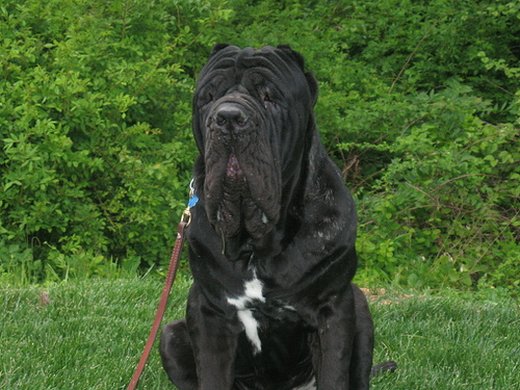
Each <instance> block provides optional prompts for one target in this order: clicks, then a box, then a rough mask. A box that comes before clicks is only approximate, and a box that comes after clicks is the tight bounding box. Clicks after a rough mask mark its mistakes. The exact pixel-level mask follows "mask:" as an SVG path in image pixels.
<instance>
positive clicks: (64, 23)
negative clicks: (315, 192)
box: [0, 0, 520, 289]
mask: <svg viewBox="0 0 520 390" xmlns="http://www.w3.org/2000/svg"><path fill="white" fill-rule="evenodd" d="M519 21H520V3H519V2H518V1H516V0H512V1H511V0H509V1H507V0H501V1H495V2H473V1H469V0H464V1H459V2H445V1H441V0H435V1H431V2H411V1H397V0H383V1H363V2H358V1H355V0H352V1H347V2H316V1H311V0H291V1H282V2H280V1H274V0H266V1H262V2H257V1H253V0H236V1H229V2H225V1H218V2H217V1H214V0H180V1H176V2H167V1H162V0H158V1H155V2H152V3H150V2H144V1H142V0H116V1H112V2H109V3H106V2H101V1H98V0H95V1H86V0H68V1H58V0H50V1H42V0H28V1H25V2H23V3H19V2H15V1H12V0H7V1H4V2H3V3H2V5H1V6H0V72H1V77H0V132H1V137H0V172H1V178H0V186H1V188H2V192H1V193H0V210H1V216H0V275H3V276H2V277H1V278H2V279H5V280H10V281H14V282H20V283H25V282H27V281H35V280H43V279H47V280H49V279H50V280H53V279H61V278H67V277H83V276H90V275H96V274H106V273H107V272H108V273H110V272H113V269H114V267H115V266H117V268H118V269H124V270H127V271H128V272H133V270H136V269H137V268H141V269H148V268H150V267H152V266H154V265H156V264H160V263H161V262H162V261H164V260H165V259H166V258H167V252H168V245H169V242H170V241H171V239H170V237H171V226H172V225H174V221H176V219H177V218H176V217H177V216H178V214H179V212H180V210H181V208H182V203H184V199H185V197H186V194H185V193H186V189H185V187H186V185H187V182H188V180H189V176H190V167H191V164H192V160H193V156H194V146H193V142H192V140H191V136H190V127H191V125H190V121H191V107H190V106H191V103H190V101H191V93H192V88H193V85H194V80H195V78H196V74H197V72H198V69H200V67H201V65H202V64H203V62H204V59H205V57H206V56H207V53H208V52H209V50H210V48H211V46H212V45H213V44H214V43H217V42H231V43H235V44H238V45H242V46H260V45H264V44H278V43H290V44H291V45H292V46H293V47H294V48H295V49H297V50H299V51H301V52H302V53H303V54H304V56H305V58H306V59H307V64H308V66H309V68H310V69H312V70H314V71H315V73H316V76H317V79H318V80H319V82H320V88H321V92H320V98H319V101H318V105H317V115H318V125H319V127H320V129H321V133H322V138H323V141H324V143H325V144H326V146H327V148H328V149H329V151H330V153H331V154H332V155H333V156H334V158H335V159H336V162H337V163H338V165H339V166H340V167H341V169H342V172H343V174H344V177H345V179H346V181H347V183H348V185H349V186H350V187H351V188H352V189H353V190H354V192H355V195H356V197H357V199H358V208H359V219H360V232H359V241H358V249H359V252H360V255H361V261H362V264H361V265H362V267H361V269H360V273H359V277H360V278H361V279H362V280H363V281H365V282H367V283H377V282H378V281H381V280H386V281H393V282H395V283H398V284H405V285H412V286H445V285H452V286H459V287H469V286H477V285H479V284H485V285H491V286H499V285H500V286H509V287H510V288H511V289H514V288H517V287H519V286H518V283H519V282H518V281H519V280H520V264H519V263H520V250H519V247H518V238H519V225H520V222H519V215H518V213H519V210H520V206H519V195H520V194H519V188H520V180H519V179H520V171H519V168H518V166H519V164H518V162H519V160H520V152H519V148H518V134H519V132H518V129H519V127H520V70H519V68H518V63H519V59H520V38H519V37H520V23H519ZM0 280H1V279H0Z"/></svg>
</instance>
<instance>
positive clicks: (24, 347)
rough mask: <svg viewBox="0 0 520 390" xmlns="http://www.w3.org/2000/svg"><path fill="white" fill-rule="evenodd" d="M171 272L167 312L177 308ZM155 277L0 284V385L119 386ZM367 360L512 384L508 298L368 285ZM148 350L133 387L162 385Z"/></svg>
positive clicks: (424, 382) (415, 385) (406, 379)
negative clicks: (371, 337) (372, 332)
mask: <svg viewBox="0 0 520 390" xmlns="http://www.w3.org/2000/svg"><path fill="white" fill-rule="evenodd" d="M188 284H189V281H188V280H186V279H183V278H180V279H179V280H178V281H177V282H176V284H175V286H174V292H173V295H172V297H171V300H170V310H169V311H168V312H167V314H166V317H167V319H168V320H171V319H173V318H177V317H181V316H182V315H183V311H184V308H183V306H184V300H185V295H186V290H187V286H188ZM161 290H162V283H161V281H158V280H156V279H146V280H137V279H134V280H115V281H108V280H90V281H84V282H74V283H62V284H57V285H52V286H49V287H46V288H44V287H27V288H6V287H4V288H0V351H1V354H0V388H1V389H31V390H37V389H45V390H48V389H66V390H69V389H82V390H83V389H124V388H125V387H126V385H127V383H128V380H129V378H130V377H131V375H132V372H133V369H134V365H135V364H136V362H137V361H138V359H139V355H140V353H141V351H142V348H143V344H144V341H145V339H146V337H147V335H148V330H149V326H150V324H151V322H152V320H153V315H154V312H155V308H156V303H157V301H158V298H159V295H160V292H161ZM371 301H372V303H371V308H372V312H373V314H374V319H375V323H376V332H377V335H376V337H377V340H376V352H375V355H376V357H375V360H376V361H382V360H386V359H393V360H396V361H397V362H398V365H399V368H398V370H397V371H396V372H395V373H393V374H387V375H383V376H380V377H377V378H376V379H375V380H374V381H373V385H372V388H373V389H376V390H378V389H392V390H396V389H403V390H414V389H450V390H454V389H455V390H456V389H475V390H477V389H478V390H486V389H504V390H512V389H520V316H519V314H520V313H519V306H518V302H517V301H514V300H512V299H510V298H506V297H503V296H501V295H500V294H493V293H492V292H487V293H484V294H475V295H471V294H469V293H464V294H462V293H455V292H444V293H443V294H442V295H439V294H426V293H420V292H415V293H414V292H407V293H406V294H405V293H403V292H400V291H393V290H390V291H388V290H387V291H381V290H378V291H376V294H375V295H374V296H372V297H371ZM156 351H157V349H154V352H153V353H152V356H151V360H150V362H149V363H148V366H147V369H146V370H145V373H144V376H143V378H142V379H141V384H140V389H168V388H172V387H170V385H169V383H168V380H167V378H166V376H165V374H164V373H163V370H162V368H161V364H160V361H159V356H158V352H156Z"/></svg>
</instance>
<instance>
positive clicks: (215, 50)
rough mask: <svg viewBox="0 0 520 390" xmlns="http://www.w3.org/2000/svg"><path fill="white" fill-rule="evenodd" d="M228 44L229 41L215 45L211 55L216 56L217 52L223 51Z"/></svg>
mask: <svg viewBox="0 0 520 390" xmlns="http://www.w3.org/2000/svg"><path fill="white" fill-rule="evenodd" d="M228 46H229V44H228V43H217V44H216V45H215V46H213V49H211V54H210V55H209V56H210V57H212V56H214V55H215V54H216V53H217V52H219V51H221V50H222V49H225V48H226V47H228Z"/></svg>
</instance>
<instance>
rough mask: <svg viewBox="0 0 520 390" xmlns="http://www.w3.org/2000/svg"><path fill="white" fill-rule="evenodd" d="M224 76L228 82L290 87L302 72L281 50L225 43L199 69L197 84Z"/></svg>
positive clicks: (298, 79)
mask: <svg viewBox="0 0 520 390" xmlns="http://www.w3.org/2000/svg"><path fill="white" fill-rule="evenodd" d="M223 80H225V81H226V82H227V83H229V84H235V85H236V84H241V83H242V84H243V83H244V82H249V83H251V82H252V83H253V84H260V83H262V82H264V81H265V80H268V81H269V82H270V83H273V84H277V85H280V84H283V85H286V86H287V87H291V86H292V85H294V84H295V83H296V84H298V85H301V83H302V82H303V81H304V80H305V75H304V73H303V70H302V69H301V67H300V66H299V64H298V63H297V62H296V61H295V60H294V59H293V58H291V57H290V56H289V55H288V54H287V53H286V52H284V51H283V50H280V49H277V48H274V47H271V46H266V47H263V48H261V49H254V48H250V47H248V48H244V49H241V48H239V47H236V46H228V47H225V48H224V49H222V50H220V51H218V52H216V53H215V54H214V55H213V56H211V57H210V59H209V61H208V63H207V64H206V66H205V67H204V68H203V69H202V72H201V75H200V78H199V81H198V83H197V85H198V88H201V87H203V86H204V85H205V84H207V83H209V82H217V83H218V82H219V81H223Z"/></svg>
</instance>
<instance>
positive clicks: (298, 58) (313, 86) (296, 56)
mask: <svg viewBox="0 0 520 390" xmlns="http://www.w3.org/2000/svg"><path fill="white" fill-rule="evenodd" d="M278 49H280V50H282V51H283V52H284V53H285V54H287V55H289V57H291V59H293V60H294V61H295V62H296V63H297V64H298V66H299V67H300V68H301V70H302V71H303V73H304V74H305V78H306V79H307V84H308V85H309V90H310V92H311V99H312V105H315V104H316V101H317V100H318V82H317V81H316V79H315V78H314V75H313V74H312V73H311V72H307V71H305V59H304V58H303V56H302V55H301V54H300V53H298V52H297V51H296V50H293V49H292V48H291V46H289V45H278Z"/></svg>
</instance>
